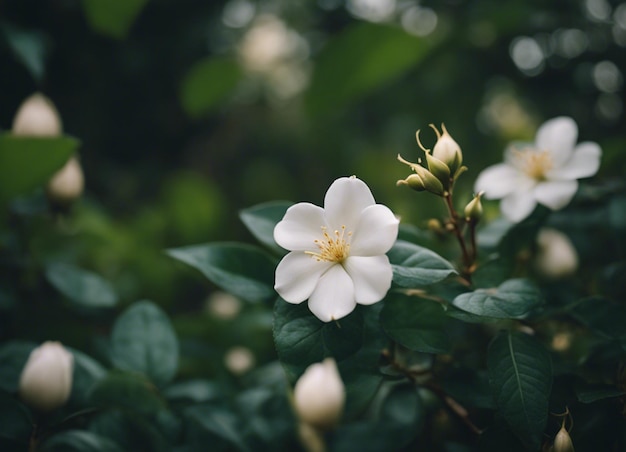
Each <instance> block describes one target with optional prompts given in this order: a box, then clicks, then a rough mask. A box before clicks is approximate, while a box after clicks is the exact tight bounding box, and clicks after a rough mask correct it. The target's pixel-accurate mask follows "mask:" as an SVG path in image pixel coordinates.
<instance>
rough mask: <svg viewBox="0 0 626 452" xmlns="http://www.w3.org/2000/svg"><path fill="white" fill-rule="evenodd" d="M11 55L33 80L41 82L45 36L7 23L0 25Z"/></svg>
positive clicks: (44, 60)
mask: <svg viewBox="0 0 626 452" xmlns="http://www.w3.org/2000/svg"><path fill="white" fill-rule="evenodd" d="M0 31H2V32H3V33H2V34H3V35H4V36H5V37H6V40H7V43H8V44H9V47H10V48H11V50H12V52H13V54H14V55H15V56H16V58H17V59H18V60H20V61H21V62H22V64H23V65H24V67H25V68H26V69H27V70H28V72H30V75H31V76H32V77H33V80H35V81H37V82H41V80H42V79H43V76H44V73H45V63H46V56H47V53H48V50H49V49H48V47H49V46H48V45H47V39H46V35H44V34H43V33H42V32H40V31H39V30H35V31H33V30H22V29H19V28H17V27H15V26H13V25H11V24H9V23H2V24H0Z"/></svg>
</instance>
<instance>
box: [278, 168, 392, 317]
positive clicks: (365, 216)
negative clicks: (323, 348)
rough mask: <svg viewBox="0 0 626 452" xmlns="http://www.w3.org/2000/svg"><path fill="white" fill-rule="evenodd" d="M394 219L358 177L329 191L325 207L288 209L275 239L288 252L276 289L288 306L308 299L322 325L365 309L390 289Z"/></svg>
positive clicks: (305, 205) (342, 180)
mask: <svg viewBox="0 0 626 452" xmlns="http://www.w3.org/2000/svg"><path fill="white" fill-rule="evenodd" d="M398 223H399V221H398V219H397V218H396V217H395V216H394V214H393V213H392V212H391V210H389V208H388V207H386V206H383V205H382V204H376V202H375V201H374V197H373V196H372V193H371V191H370V189H369V187H368V186H367V185H366V184H365V182H363V181H362V180H360V179H357V178H356V177H354V176H353V177H342V178H340V179H337V180H336V181H335V182H333V184H332V185H331V186H330V188H329V189H328V191H327V192H326V196H325V198H324V208H322V207H319V206H316V205H313V204H310V203H299V204H295V205H293V206H291V207H290V208H289V209H287V212H286V213H285V216H284V217H283V219H282V220H281V221H280V222H279V223H278V224H277V225H276V227H275V228H274V239H275V240H276V243H278V244H279V245H280V246H282V247H283V248H285V249H287V250H289V251H291V252H290V253H289V254H287V255H286V256H285V257H284V258H283V260H282V261H281V262H280V263H279V264H278V267H277V268H276V283H275V286H274V288H275V289H276V291H277V292H278V293H279V295H280V296H281V297H282V298H283V299H284V300H285V301H288V302H289V303H296V304H297V303H301V302H303V301H304V300H306V299H307V298H308V299H309V309H310V310H311V312H313V314H315V316H317V317H318V318H319V319H320V320H322V321H324V322H330V321H331V320H337V319H340V318H342V317H344V316H346V315H348V314H349V313H351V312H352V311H353V310H354V308H355V307H356V304H357V303H359V304H364V305H369V304H373V303H376V302H378V301H380V300H382V298H383V297H384V296H385V294H386V293H387V291H388V290H389V288H390V287H391V279H392V276H393V275H392V270H391V264H390V263H389V259H388V258H387V256H386V255H385V253H386V252H387V251H389V249H390V248H391V247H392V246H393V244H394V242H395V241H396V237H397V235H398Z"/></svg>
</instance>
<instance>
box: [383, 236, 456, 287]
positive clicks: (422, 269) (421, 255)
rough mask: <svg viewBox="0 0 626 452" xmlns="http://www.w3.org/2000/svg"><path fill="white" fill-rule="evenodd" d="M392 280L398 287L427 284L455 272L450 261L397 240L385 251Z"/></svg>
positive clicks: (426, 249) (425, 249)
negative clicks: (391, 272) (389, 264)
mask: <svg viewBox="0 0 626 452" xmlns="http://www.w3.org/2000/svg"><path fill="white" fill-rule="evenodd" d="M387 255H388V256H389V261H390V262H391V267H392V268H393V282H394V283H395V284H397V285H399V286H400V287H407V288H413V287H417V286H427V285H430V284H434V283H436V282H439V281H442V280H444V279H445V278H447V277H448V276H450V275H455V274H457V272H456V270H455V269H454V267H453V266H452V264H451V263H450V262H448V261H447V260H445V259H444V258H443V257H441V256H439V255H438V254H437V253H435V252H434V251H431V250H429V249H428V248H424V247H421V246H419V245H415V244H413V243H409V242H404V241H402V240H398V241H397V242H396V243H395V244H394V246H393V248H391V250H389V252H388V253H387Z"/></svg>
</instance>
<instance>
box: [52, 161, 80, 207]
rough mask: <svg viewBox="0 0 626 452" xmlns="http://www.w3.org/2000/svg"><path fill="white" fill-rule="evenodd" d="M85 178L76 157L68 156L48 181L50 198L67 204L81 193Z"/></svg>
mask: <svg viewBox="0 0 626 452" xmlns="http://www.w3.org/2000/svg"><path fill="white" fill-rule="evenodd" d="M84 186H85V178H84V176H83V169H82V168H81V166H80V163H79V162H78V159H77V158H76V157H72V158H70V159H69V160H68V161H67V163H65V165H64V166H63V168H61V169H60V170H59V171H57V172H56V173H55V174H54V175H53V176H52V178H51V179H50V181H49V182H48V186H47V192H48V196H49V197H50V199H52V200H53V201H56V202H58V203H61V204H68V203H70V202H72V201H74V200H75V199H77V198H79V197H80V195H82V193H83V188H84Z"/></svg>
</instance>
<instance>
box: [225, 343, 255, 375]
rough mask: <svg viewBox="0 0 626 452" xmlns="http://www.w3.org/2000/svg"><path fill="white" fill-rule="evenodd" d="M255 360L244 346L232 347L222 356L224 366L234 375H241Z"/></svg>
mask: <svg viewBox="0 0 626 452" xmlns="http://www.w3.org/2000/svg"><path fill="white" fill-rule="evenodd" d="M255 361H256V360H255V359H254V355H253V354H252V352H251V351H250V349H249V348H246V347H233V348H231V349H230V350H228V351H227V352H226V355H225V356H224V364H225V365H226V368H227V369H228V370H230V371H231V372H232V373H233V374H235V375H242V374H244V373H246V372H247V371H249V370H250V369H252V367H254V364H255Z"/></svg>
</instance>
